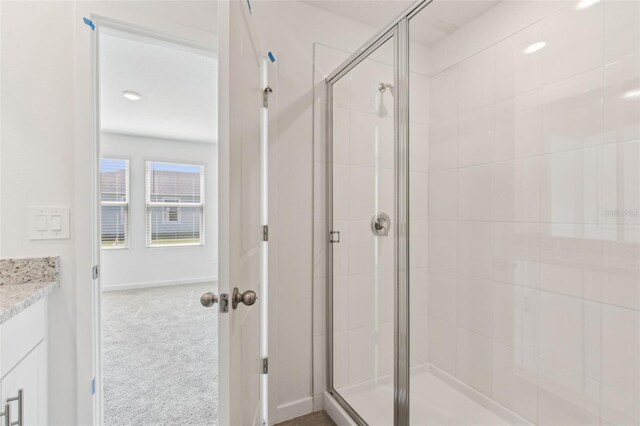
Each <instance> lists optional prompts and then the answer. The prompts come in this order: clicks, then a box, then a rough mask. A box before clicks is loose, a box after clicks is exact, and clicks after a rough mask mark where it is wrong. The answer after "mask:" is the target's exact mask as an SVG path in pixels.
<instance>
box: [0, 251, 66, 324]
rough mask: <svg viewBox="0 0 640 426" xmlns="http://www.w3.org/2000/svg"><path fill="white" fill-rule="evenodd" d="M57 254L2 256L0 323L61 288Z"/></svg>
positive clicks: (0, 271) (0, 269)
mask: <svg viewBox="0 0 640 426" xmlns="http://www.w3.org/2000/svg"><path fill="white" fill-rule="evenodd" d="M59 265H60V260H59V258H58V257H37V258H24V259H0V324H2V323H3V322H5V321H7V320H8V319H9V318H12V317H14V316H15V315H17V314H18V313H19V312H21V311H23V310H24V309H26V308H28V307H29V306H31V305H33V304H34V303H36V302H37V301H38V300H40V299H42V298H43V297H44V296H46V295H47V294H49V293H50V292H52V291H53V290H54V289H56V288H58V287H60V281H59V275H60V273H59V271H60V266H59Z"/></svg>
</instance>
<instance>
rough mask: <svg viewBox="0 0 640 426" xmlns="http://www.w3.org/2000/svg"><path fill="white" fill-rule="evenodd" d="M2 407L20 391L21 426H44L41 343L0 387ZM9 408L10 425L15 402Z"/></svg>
mask: <svg viewBox="0 0 640 426" xmlns="http://www.w3.org/2000/svg"><path fill="white" fill-rule="evenodd" d="M0 388H2V390H1V394H2V405H3V406H4V404H5V403H6V401H7V399H8V398H12V397H15V396H17V395H18V391H19V390H20V389H22V415H23V416H24V417H23V419H22V421H23V425H24V426H39V425H46V424H47V349H46V341H44V340H43V341H41V342H40V343H39V344H38V345H37V346H36V347H35V348H34V349H33V350H32V351H31V352H29V354H28V355H27V356H26V357H25V358H24V359H23V360H22V361H20V362H19V363H18V364H17V365H16V366H15V367H14V368H13V370H11V372H10V373H9V374H7V375H6V376H5V377H4V378H3V379H2V383H1V384H0ZM10 404H11V421H12V422H15V421H17V420H18V402H17V401H13V402H11V403H10Z"/></svg>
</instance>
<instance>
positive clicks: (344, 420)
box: [324, 391, 357, 426]
mask: <svg viewBox="0 0 640 426" xmlns="http://www.w3.org/2000/svg"><path fill="white" fill-rule="evenodd" d="M324 411H326V412H327V414H328V415H329V417H331V420H333V421H334V422H335V424H337V425H338V426H357V423H356V422H354V421H353V419H352V418H351V416H350V415H349V414H348V413H347V412H346V411H345V410H344V408H342V407H341V406H340V404H338V401H336V400H335V398H334V397H332V396H331V394H330V393H329V392H327V391H324Z"/></svg>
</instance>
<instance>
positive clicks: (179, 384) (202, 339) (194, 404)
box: [102, 284, 218, 426]
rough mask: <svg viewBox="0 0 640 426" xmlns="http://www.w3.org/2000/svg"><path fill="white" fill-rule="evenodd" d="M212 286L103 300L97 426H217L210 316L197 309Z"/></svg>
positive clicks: (213, 320) (214, 319) (108, 295)
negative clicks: (99, 424)
mask: <svg viewBox="0 0 640 426" xmlns="http://www.w3.org/2000/svg"><path fill="white" fill-rule="evenodd" d="M216 287H217V285H216V284H193V285H180V286H171V287H156V288H150V289H141V290H126V291H115V292H105V293H103V311H102V314H103V352H104V421H105V425H109V426H125V425H136V426H143V425H153V426H160V425H215V424H217V421H218V348H217V347H218V333H217V331H218V315H217V309H215V308H204V307H202V305H200V295H201V294H202V293H204V292H206V291H213V292H215V291H216Z"/></svg>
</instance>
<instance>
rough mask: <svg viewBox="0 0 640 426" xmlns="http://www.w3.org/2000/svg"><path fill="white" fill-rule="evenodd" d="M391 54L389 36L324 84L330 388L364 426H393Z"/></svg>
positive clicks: (393, 43)
mask: <svg viewBox="0 0 640 426" xmlns="http://www.w3.org/2000/svg"><path fill="white" fill-rule="evenodd" d="M383 39H384V38H383ZM394 53H395V35H391V37H389V36H387V39H386V41H383V42H381V43H380V44H378V45H377V46H374V48H373V49H372V51H371V52H369V53H367V54H366V56H365V58H364V59H362V60H361V61H360V62H358V63H357V64H356V65H355V66H353V67H351V68H347V70H346V71H345V72H344V73H343V75H342V76H340V77H339V78H338V79H337V80H333V83H332V84H330V86H332V91H331V90H330V92H331V99H330V104H331V105H332V109H331V110H330V118H331V120H332V124H333V125H332V126H330V127H329V128H330V129H331V130H330V131H331V136H332V144H330V145H331V155H330V156H329V158H330V159H331V164H330V167H331V169H332V170H331V173H330V174H329V175H330V176H332V185H330V187H331V191H330V195H329V198H330V208H329V216H330V224H331V226H330V231H331V232H330V238H331V244H330V252H331V256H332V257H331V258H330V259H332V261H330V264H332V267H331V268H332V270H331V271H330V274H329V276H330V277H331V278H332V281H333V284H332V286H331V285H330V287H331V288H332V295H331V296H330V297H331V298H330V300H331V301H332V309H331V310H330V313H329V316H330V325H331V329H330V330H331V331H330V334H331V340H332V344H331V345H330V347H331V349H330V351H331V353H330V354H329V357H330V358H331V359H332V364H331V365H332V369H331V371H330V381H331V382H332V386H330V388H331V387H332V388H333V392H334V395H335V396H336V398H338V399H341V400H342V401H341V402H343V403H344V402H346V406H347V407H351V409H352V415H354V417H355V418H356V419H358V420H359V421H360V422H362V421H364V422H366V423H368V424H370V425H374V424H386V425H388V424H393V404H394V402H393V401H394V375H393V374H394V280H395V275H394V270H395V268H394V265H395V260H394V257H395V256H394V239H395V234H396V230H395V225H396V223H395V218H394V205H395V191H394V187H395V186H394V182H395V152H394V146H395V143H394V109H395V108H394V96H395V88H394V84H395V83H394ZM331 101H332V102H331Z"/></svg>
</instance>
